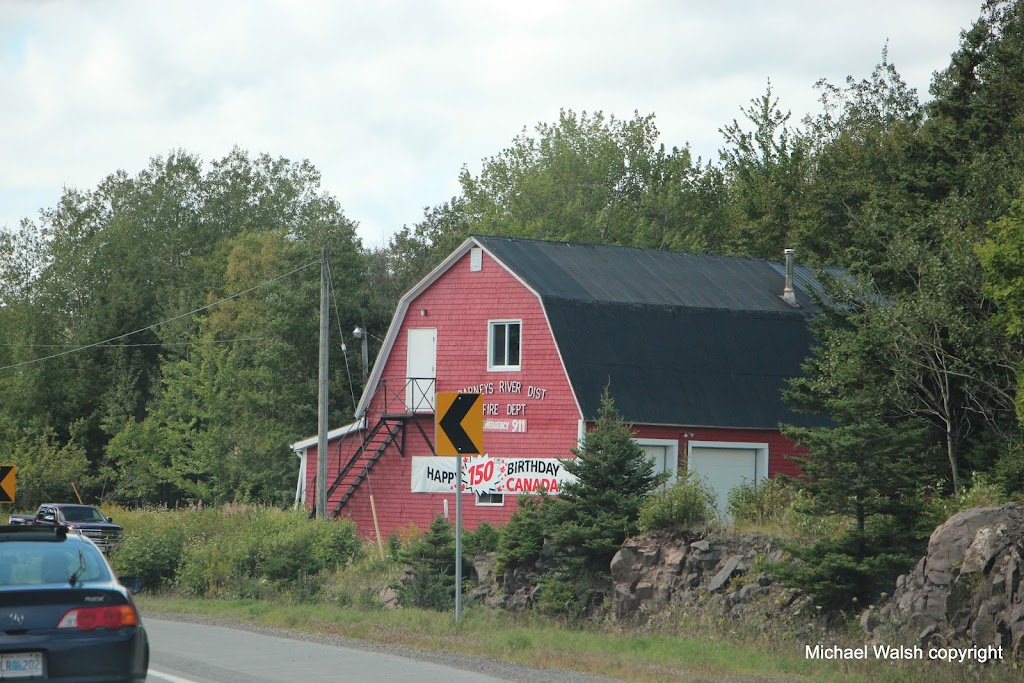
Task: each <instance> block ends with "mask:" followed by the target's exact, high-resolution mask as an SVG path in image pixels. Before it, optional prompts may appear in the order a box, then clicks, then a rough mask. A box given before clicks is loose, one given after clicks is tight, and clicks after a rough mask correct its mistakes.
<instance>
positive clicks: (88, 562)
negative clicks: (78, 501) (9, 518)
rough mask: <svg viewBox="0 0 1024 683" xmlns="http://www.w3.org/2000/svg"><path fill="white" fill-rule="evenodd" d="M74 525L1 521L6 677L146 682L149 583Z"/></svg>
mask: <svg viewBox="0 0 1024 683" xmlns="http://www.w3.org/2000/svg"><path fill="white" fill-rule="evenodd" d="M68 531H69V530H68V528H67V527H64V526H58V527H56V528H53V529H45V530H40V529H33V528H32V527H24V526H0V681H8V680H12V681H20V680H37V681H38V680H42V681H76V682H82V683H87V682H90V681H97V682H98V681H105V682H112V681H144V680H146V671H147V669H148V668H149V641H148V639H147V638H146V629H145V628H144V627H143V625H142V618H141V617H140V616H139V611H138V609H136V607H135V601H134V600H133V599H132V592H133V591H138V590H141V588H142V586H141V582H140V581H139V580H138V579H133V578H129V577H124V578H123V579H122V580H118V578H117V577H116V576H115V575H114V572H113V570H111V568H110V565H109V564H108V563H107V560H106V558H105V557H104V556H103V553H101V552H100V551H99V549H97V547H96V545H95V544H94V543H93V542H92V541H90V540H89V539H88V538H86V537H85V536H81V535H78V534H75V533H73V532H72V533H68Z"/></svg>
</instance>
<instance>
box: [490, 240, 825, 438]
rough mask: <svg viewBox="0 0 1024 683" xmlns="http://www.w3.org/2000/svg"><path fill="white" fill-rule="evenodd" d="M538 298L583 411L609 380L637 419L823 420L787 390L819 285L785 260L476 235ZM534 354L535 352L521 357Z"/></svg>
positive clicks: (758, 424)
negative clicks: (796, 405)
mask: <svg viewBox="0 0 1024 683" xmlns="http://www.w3.org/2000/svg"><path fill="white" fill-rule="evenodd" d="M475 239H476V240H477V241H478V242H479V243H480V245H481V246H483V247H484V248H485V249H487V250H488V251H489V252H490V253H491V254H493V255H494V256H495V257H496V258H497V259H499V260H500V261H501V262H502V263H503V264H505V266H507V267H508V268H509V269H510V270H512V271H513V272H514V273H516V274H517V275H518V276H519V277H520V278H522V279H523V281H525V282H526V283H527V284H528V285H529V286H530V287H531V288H533V289H534V290H535V291H536V292H537V293H538V294H539V295H540V297H541V300H542V301H543V303H544V307H545V310H546V312H547V316H548V320H549V322H550V324H551V329H552V333H553V334H554V336H555V339H556V341H557V343H558V347H559V350H560V352H561V354H562V359H563V361H564V363H565V366H566V371H567V372H568V375H569V381H570V383H571V384H572V386H573V390H574V391H575V393H576V398H577V400H578V401H579V403H580V407H581V409H582V410H583V413H584V415H585V416H586V417H587V418H593V417H596V415H597V413H598V408H599V405H600V397H601V394H602V392H603V390H604V388H605V387H606V386H607V387H609V390H610V392H611V395H612V396H613V398H614V399H615V405H616V408H618V410H619V411H620V412H621V413H622V415H623V417H624V418H625V419H626V420H627V421H629V422H633V423H637V424H666V425H684V426H715V427H739V428H767V429H775V428H777V427H778V425H779V423H782V422H785V423H789V424H797V425H806V426H811V425H820V424H824V422H823V421H821V420H820V419H818V418H814V417H812V416H807V415H802V414H799V413H795V412H793V411H792V410H791V409H790V408H789V406H788V405H787V404H786V403H785V402H784V401H783V400H782V394H781V392H782V390H783V389H784V388H785V386H786V380H787V379H789V378H791V377H794V376H797V375H799V374H800V371H801V370H800V365H801V363H802V361H803V359H804V358H805V357H806V356H807V354H808V351H809V349H810V347H811V344H812V342H813V339H812V337H811V334H810V332H809V330H808V327H807V322H808V318H809V316H811V315H813V314H814V313H815V312H816V310H815V308H814V305H813V302H812V300H811V298H810V296H809V295H808V293H807V292H808V290H809V289H813V288H820V285H818V284H817V282H815V281H814V278H813V274H812V272H811V271H810V269H808V268H806V267H799V268H797V269H795V273H794V289H795V294H796V299H797V302H798V303H799V304H800V307H799V308H794V307H792V306H790V305H789V304H787V303H786V302H785V301H783V300H782V298H781V297H780V294H781V293H782V289H783V285H784V278H785V266H784V265H783V264H781V263H772V262H769V261H761V260H757V259H747V258H734V257H726V256H712V255H703V254H682V253H677V252H666V251H651V250H645V249H635V248H630V247H617V246H608V245H594V244H573V243H564V242H543V241H537V240H524V239H511V238H501V237H487V236H480V237H476V238H475ZM524 363H528V359H524Z"/></svg>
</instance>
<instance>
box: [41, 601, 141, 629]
mask: <svg viewBox="0 0 1024 683" xmlns="http://www.w3.org/2000/svg"><path fill="white" fill-rule="evenodd" d="M138 625H139V615H138V614H136V613H135V609H134V608H132V606H131V605H116V606H114V607H79V608H78V609H73V610H71V611H69V612H68V613H67V614H65V615H64V617H63V618H62V619H61V620H60V623H59V624H57V628H77V629H78V630H79V631H92V630H95V629H97V628H105V629H107V630H108V631H116V630H117V629H119V628H124V627H126V626H138Z"/></svg>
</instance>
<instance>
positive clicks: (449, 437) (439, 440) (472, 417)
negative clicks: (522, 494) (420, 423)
mask: <svg viewBox="0 0 1024 683" xmlns="http://www.w3.org/2000/svg"><path fill="white" fill-rule="evenodd" d="M435 403H436V405H437V408H436V410H435V412H434V418H435V420H436V424H435V425H434V441H435V447H434V452H435V453H436V454H437V455H454V456H458V458H459V461H458V463H457V464H456V467H455V621H458V620H459V619H460V618H461V617H462V456H464V455H480V454H481V453H483V446H484V402H483V396H482V395H481V394H460V393H458V392H455V391H439V392H437V397H436V401H435Z"/></svg>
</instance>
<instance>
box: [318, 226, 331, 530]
mask: <svg viewBox="0 0 1024 683" xmlns="http://www.w3.org/2000/svg"><path fill="white" fill-rule="evenodd" d="M327 289H328V284H327V247H326V246H324V247H321V249H320V381H319V389H320V397H319V400H318V401H317V413H318V417H319V424H318V427H317V446H316V516H317V517H318V518H320V519H327V351H328V348H329V347H328V340H329V339H330V336H331V328H330V326H329V325H328V324H327V322H328V316H329V315H330V308H329V307H328V301H329V296H328V291H327Z"/></svg>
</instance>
